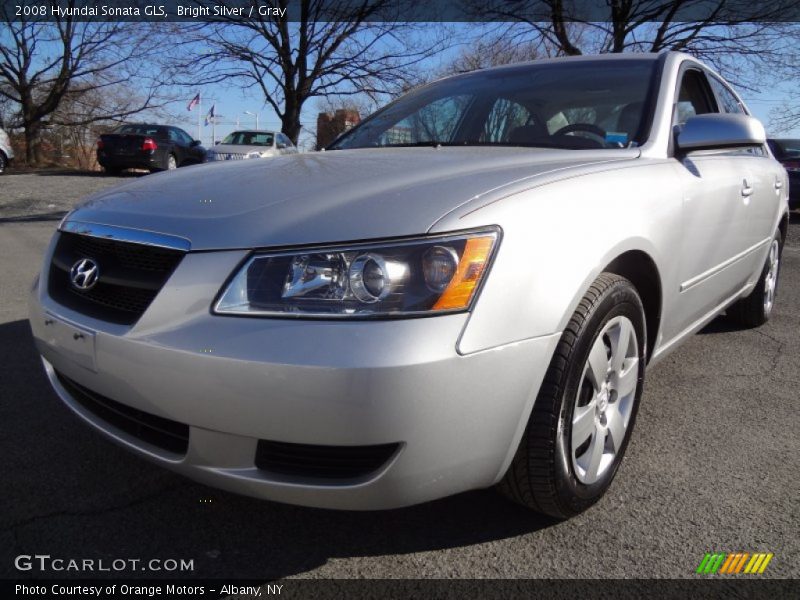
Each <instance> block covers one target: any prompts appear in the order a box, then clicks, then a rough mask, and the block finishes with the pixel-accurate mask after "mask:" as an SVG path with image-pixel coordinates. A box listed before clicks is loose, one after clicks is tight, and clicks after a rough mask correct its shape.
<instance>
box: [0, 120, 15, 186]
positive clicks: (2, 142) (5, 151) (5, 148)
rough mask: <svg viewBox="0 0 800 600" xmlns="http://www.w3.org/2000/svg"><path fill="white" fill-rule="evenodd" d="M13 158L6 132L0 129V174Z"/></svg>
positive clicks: (12, 150)
mask: <svg viewBox="0 0 800 600" xmlns="http://www.w3.org/2000/svg"><path fill="white" fill-rule="evenodd" d="M13 159H14V149H13V148H12V147H11V140H10V139H9V137H8V134H7V133H6V132H5V131H3V130H2V129H0V175H2V174H3V173H5V171H6V168H7V167H8V165H9V164H10V163H11V161H12V160H13Z"/></svg>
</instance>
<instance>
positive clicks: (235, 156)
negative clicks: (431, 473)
mask: <svg viewBox="0 0 800 600" xmlns="http://www.w3.org/2000/svg"><path fill="white" fill-rule="evenodd" d="M245 158H247V154H243V153H240V152H213V151H212V152H209V153H208V155H207V156H206V159H207V160H208V161H209V162H214V161H218V160H244V159H245Z"/></svg>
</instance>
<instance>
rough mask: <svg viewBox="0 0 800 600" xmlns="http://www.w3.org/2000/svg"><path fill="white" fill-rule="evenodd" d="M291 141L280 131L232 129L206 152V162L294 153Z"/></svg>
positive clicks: (295, 151) (294, 149)
mask: <svg viewBox="0 0 800 600" xmlns="http://www.w3.org/2000/svg"><path fill="white" fill-rule="evenodd" d="M295 153H297V148H295V146H294V144H293V143H292V141H291V140H290V139H289V138H288V137H287V136H286V135H284V134H283V133H281V132H280V131H234V132H233V133H231V134H229V135H227V136H225V138H224V139H223V140H222V141H221V142H219V143H218V144H217V145H216V146H214V147H213V148H211V149H210V150H209V151H208V153H207V154H206V162H215V161H218V160H244V159H248V158H269V157H271V156H279V155H281V154H295Z"/></svg>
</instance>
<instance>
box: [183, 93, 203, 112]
mask: <svg viewBox="0 0 800 600" xmlns="http://www.w3.org/2000/svg"><path fill="white" fill-rule="evenodd" d="M198 104H200V94H197V95H196V96H195V97H194V98H192V99H191V100H190V101H189V104H187V105H186V110H189V111H190V110H192V109H193V108H194V107H195V106H197V105H198Z"/></svg>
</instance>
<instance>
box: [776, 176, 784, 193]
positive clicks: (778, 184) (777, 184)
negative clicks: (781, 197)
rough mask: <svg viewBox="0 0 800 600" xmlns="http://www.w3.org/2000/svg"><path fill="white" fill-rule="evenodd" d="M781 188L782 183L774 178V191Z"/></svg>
mask: <svg viewBox="0 0 800 600" xmlns="http://www.w3.org/2000/svg"><path fill="white" fill-rule="evenodd" d="M782 187H783V182H782V181H781V180H780V179H778V178H777V177H776V178H775V189H776V190H779V189H781V188H782Z"/></svg>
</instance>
